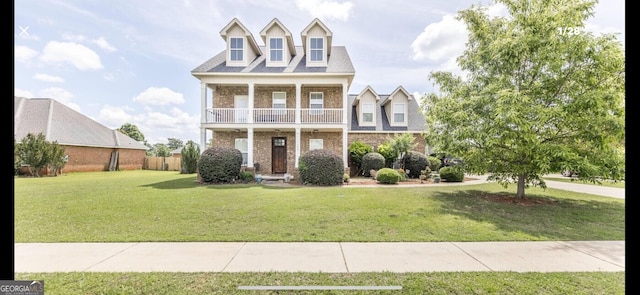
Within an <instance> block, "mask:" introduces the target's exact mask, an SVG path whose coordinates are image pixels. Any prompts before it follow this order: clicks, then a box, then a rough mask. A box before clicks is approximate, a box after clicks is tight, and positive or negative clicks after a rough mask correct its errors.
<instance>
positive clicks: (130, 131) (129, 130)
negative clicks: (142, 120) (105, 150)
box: [118, 123, 144, 142]
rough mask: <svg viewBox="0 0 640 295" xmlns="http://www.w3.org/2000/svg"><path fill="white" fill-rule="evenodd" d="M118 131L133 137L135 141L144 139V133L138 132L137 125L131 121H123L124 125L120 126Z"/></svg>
mask: <svg viewBox="0 0 640 295" xmlns="http://www.w3.org/2000/svg"><path fill="white" fill-rule="evenodd" d="M118 131H120V132H122V133H123V134H124V135H126V136H129V137H131V138H133V139H134V140H135V141H140V142H142V141H144V134H142V132H140V129H138V126H136V125H133V124H131V123H125V124H124V125H122V126H120V128H119V129H118Z"/></svg>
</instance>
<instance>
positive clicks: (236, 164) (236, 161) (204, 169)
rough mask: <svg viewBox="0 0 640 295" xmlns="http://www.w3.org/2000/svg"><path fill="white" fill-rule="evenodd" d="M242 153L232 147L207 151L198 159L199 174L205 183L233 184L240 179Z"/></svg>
mask: <svg viewBox="0 0 640 295" xmlns="http://www.w3.org/2000/svg"><path fill="white" fill-rule="evenodd" d="M241 168H242V152H240V151H239V150H238V149H235V148H231V147H212V148H208V149H206V150H205V151H204V152H203V153H202V155H200V158H199V159H198V174H200V177H201V178H202V181H203V182H205V183H231V182H234V181H235V180H236V179H238V178H239V177H240V169H241Z"/></svg>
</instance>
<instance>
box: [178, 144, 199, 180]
mask: <svg viewBox="0 0 640 295" xmlns="http://www.w3.org/2000/svg"><path fill="white" fill-rule="evenodd" d="M181 156H182V172H183V173H187V174H191V173H195V172H196V171H197V170H198V158H200V147H199V146H198V145H197V144H196V143H195V142H193V140H189V141H187V145H186V146H185V147H183V148H182V152H181Z"/></svg>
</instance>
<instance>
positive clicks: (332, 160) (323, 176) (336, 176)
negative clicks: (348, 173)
mask: <svg viewBox="0 0 640 295" xmlns="http://www.w3.org/2000/svg"><path fill="white" fill-rule="evenodd" d="M298 168H299V171H300V181H301V182H302V183H303V184H313V185H340V184H341V183H342V182H343V176H344V163H343V162H342V158H340V156H339V155H338V154H336V153H335V152H333V151H330V150H324V149H319V150H311V151H308V152H306V153H304V154H303V155H302V156H300V159H299V161H298Z"/></svg>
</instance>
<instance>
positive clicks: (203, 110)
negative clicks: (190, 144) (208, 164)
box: [200, 82, 207, 152]
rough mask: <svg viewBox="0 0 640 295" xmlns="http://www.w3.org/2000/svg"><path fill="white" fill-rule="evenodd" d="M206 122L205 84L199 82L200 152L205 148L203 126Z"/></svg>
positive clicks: (205, 137)
mask: <svg viewBox="0 0 640 295" xmlns="http://www.w3.org/2000/svg"><path fill="white" fill-rule="evenodd" d="M206 122H207V83H205V82H200V152H203V151H204V150H205V149H206V147H207V130H206V128H205V127H204V126H203V125H204V123H206Z"/></svg>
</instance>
